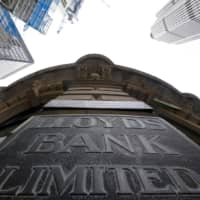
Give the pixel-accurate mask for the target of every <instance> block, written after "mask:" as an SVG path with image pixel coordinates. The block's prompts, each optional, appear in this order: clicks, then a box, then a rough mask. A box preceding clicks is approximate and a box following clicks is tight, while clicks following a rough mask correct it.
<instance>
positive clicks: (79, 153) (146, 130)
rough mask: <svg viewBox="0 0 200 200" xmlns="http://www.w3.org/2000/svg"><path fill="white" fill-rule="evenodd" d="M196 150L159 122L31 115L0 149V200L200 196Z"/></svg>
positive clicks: (143, 118)
mask: <svg viewBox="0 0 200 200" xmlns="http://www.w3.org/2000/svg"><path fill="white" fill-rule="evenodd" d="M199 155H200V149H199V147H198V146H196V145H195V144H194V143H192V142H191V141H190V140H189V139H187V138H186V137H185V136H183V134H182V133H181V132H179V131H178V130H176V129H175V128H174V127H172V126H171V125H170V124H168V123H167V122H166V121H164V120H163V119H161V118H159V117H149V116H122V115H115V116H113V115H57V116H36V117H32V118H30V119H29V120H28V121H27V122H26V123H25V124H23V125H22V126H20V127H18V128H17V129H16V130H15V131H14V134H13V136H11V137H10V138H8V140H7V141H5V142H4V143H3V144H1V146H0V160H1V162H0V199H12V200H19V199H20V200H21V199H34V200H35V199H37V200H38V199H42V200H43V199H45V200H46V199H49V200H57V199H59V200H60V199H61V200H66V199H77V200H82V199H98V200H100V199H102V200H103V199H104V200H106V199H124V200H125V199H132V200H143V199H144V200H149V199H154V200H158V199H159V200H160V199H162V200H177V199H183V200H194V199H195V200H197V199H200V156H199Z"/></svg>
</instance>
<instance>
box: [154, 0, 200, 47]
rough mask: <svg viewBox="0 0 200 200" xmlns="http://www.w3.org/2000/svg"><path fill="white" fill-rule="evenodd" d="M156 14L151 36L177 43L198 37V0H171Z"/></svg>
mask: <svg viewBox="0 0 200 200" xmlns="http://www.w3.org/2000/svg"><path fill="white" fill-rule="evenodd" d="M156 16H157V20H156V22H155V23H154V25H153V26H152V27H151V37H152V38H154V39H156V40H160V41H164V42H167V43H177V44H179V43H184V42H187V41H190V40H194V39H199V38H200V1H199V0H171V1H170V2H169V3H167V4H166V5H165V6H164V7H163V8H162V9H161V10H160V11H159V12H158V13H157V15H156Z"/></svg>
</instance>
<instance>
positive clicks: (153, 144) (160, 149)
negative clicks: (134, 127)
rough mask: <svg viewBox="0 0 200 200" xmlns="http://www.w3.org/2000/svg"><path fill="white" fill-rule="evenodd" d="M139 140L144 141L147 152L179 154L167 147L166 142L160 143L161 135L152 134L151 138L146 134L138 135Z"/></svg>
mask: <svg viewBox="0 0 200 200" xmlns="http://www.w3.org/2000/svg"><path fill="white" fill-rule="evenodd" d="M137 137H138V139H139V141H140V142H141V143H142V145H143V147H144V149H145V151H146V153H152V154H157V153H164V154H179V153H178V152H176V151H175V150H173V149H171V148H169V147H167V146H166V145H164V144H161V143H159V141H158V140H159V138H160V136H159V135H154V136H151V137H150V138H149V137H148V138H147V137H145V136H144V135H138V136H137Z"/></svg>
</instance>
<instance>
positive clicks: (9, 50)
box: [0, 5, 33, 79]
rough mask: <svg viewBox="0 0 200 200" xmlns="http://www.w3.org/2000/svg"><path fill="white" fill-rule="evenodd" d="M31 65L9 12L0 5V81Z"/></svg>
mask: <svg viewBox="0 0 200 200" xmlns="http://www.w3.org/2000/svg"><path fill="white" fill-rule="evenodd" d="M31 63H33V58H32V56H31V54H30V53H29V51H28V49H27V47H26V45H25V43H24V41H23V39H22V37H21V36H20V33H19V32H18V30H17V28H16V26H15V24H14V22H13V20H12V18H11V16H10V14H9V12H8V11H7V10H6V9H5V8H3V7H2V6H1V5H0V79H1V78H4V77H6V76H8V75H9V74H11V73H14V72H16V71H18V70H20V69H22V68H23V67H25V66H27V65H28V64H31Z"/></svg>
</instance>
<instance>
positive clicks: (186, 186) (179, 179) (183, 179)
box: [167, 167, 200, 193]
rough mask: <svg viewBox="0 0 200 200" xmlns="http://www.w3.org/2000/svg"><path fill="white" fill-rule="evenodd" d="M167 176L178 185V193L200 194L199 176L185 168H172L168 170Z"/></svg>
mask: <svg viewBox="0 0 200 200" xmlns="http://www.w3.org/2000/svg"><path fill="white" fill-rule="evenodd" d="M167 171H168V172H169V176H170V177H171V179H172V180H174V182H175V184H177V185H178V188H177V189H178V190H179V192H185V193H187V192H188V193H190V192H191V193H200V178H199V175H198V174H197V173H196V172H195V171H193V170H191V169H187V168H181V167H172V168H168V170H167Z"/></svg>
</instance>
